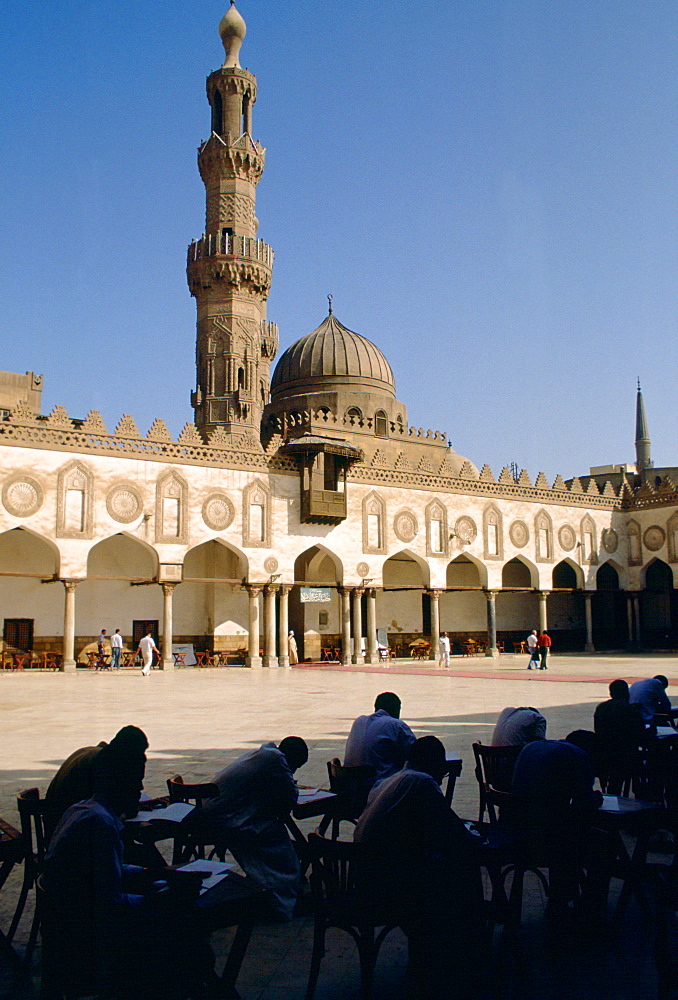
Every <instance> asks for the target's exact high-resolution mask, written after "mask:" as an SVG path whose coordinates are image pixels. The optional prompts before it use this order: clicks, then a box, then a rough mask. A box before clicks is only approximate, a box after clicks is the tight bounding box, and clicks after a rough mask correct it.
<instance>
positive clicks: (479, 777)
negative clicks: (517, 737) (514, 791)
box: [473, 742, 522, 823]
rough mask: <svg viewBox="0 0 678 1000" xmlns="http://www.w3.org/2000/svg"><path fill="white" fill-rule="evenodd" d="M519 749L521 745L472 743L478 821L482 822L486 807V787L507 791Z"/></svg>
mask: <svg viewBox="0 0 678 1000" xmlns="http://www.w3.org/2000/svg"><path fill="white" fill-rule="evenodd" d="M521 750H522V747H491V746H486V745H485V744H484V743H480V742H478V743H474V744H473V756H474V757H475V760H476V770H475V775H476V781H477V782H478V793H479V810H478V822H479V823H482V822H483V819H484V816H485V810H486V808H487V793H486V790H487V787H488V786H490V785H491V786H492V787H493V788H495V789H497V790H499V791H502V790H503V791H509V789H510V788H511V781H512V780H513V769H514V767H515V764H516V760H517V759H518V755H519V753H520V751H521Z"/></svg>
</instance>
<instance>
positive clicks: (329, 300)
mask: <svg viewBox="0 0 678 1000" xmlns="http://www.w3.org/2000/svg"><path fill="white" fill-rule="evenodd" d="M327 301H328V302H329V304H330V311H329V315H330V316H331V315H332V296H331V295H328V296H327Z"/></svg>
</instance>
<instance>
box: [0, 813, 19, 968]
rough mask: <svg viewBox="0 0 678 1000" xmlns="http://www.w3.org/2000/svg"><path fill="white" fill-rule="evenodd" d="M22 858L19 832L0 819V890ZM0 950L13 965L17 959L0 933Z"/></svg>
mask: <svg viewBox="0 0 678 1000" xmlns="http://www.w3.org/2000/svg"><path fill="white" fill-rule="evenodd" d="M23 856H24V839H23V837H22V836H21V833H20V832H19V830H17V829H16V828H15V827H13V826H11V825H10V824H9V823H7V822H6V821H5V820H4V819H0V889H1V888H2V886H3V885H4V884H5V882H6V881H7V879H8V877H9V875H10V873H11V871H12V869H13V868H14V865H18V864H20V862H21V861H22V860H23ZM0 949H1V950H2V951H3V952H5V953H6V955H7V957H8V958H9V959H10V961H12V962H13V963H15V964H17V963H18V958H17V955H16V953H15V951H14V950H13V948H12V946H11V944H10V943H9V941H8V939H7V938H6V937H5V935H4V934H3V933H2V931H0Z"/></svg>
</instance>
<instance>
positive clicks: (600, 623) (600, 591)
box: [591, 562, 629, 649]
mask: <svg viewBox="0 0 678 1000" xmlns="http://www.w3.org/2000/svg"><path fill="white" fill-rule="evenodd" d="M591 615H592V619H593V645H594V646H595V647H596V649H622V648H624V647H625V646H626V645H627V644H628V629H629V627H628V615H627V608H626V595H625V593H624V591H623V590H621V589H620V582H619V572H618V570H617V568H616V567H615V566H613V565H612V563H611V562H604V563H603V564H602V566H600V567H599V569H598V572H597V573H596V589H595V591H594V592H593V594H592V595H591Z"/></svg>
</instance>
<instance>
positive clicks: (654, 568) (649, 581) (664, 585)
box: [640, 556, 675, 592]
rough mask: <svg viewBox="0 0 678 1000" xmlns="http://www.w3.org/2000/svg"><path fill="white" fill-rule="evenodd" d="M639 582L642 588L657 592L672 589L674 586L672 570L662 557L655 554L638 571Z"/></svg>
mask: <svg viewBox="0 0 678 1000" xmlns="http://www.w3.org/2000/svg"><path fill="white" fill-rule="evenodd" d="M640 584H641V586H642V588H643V590H652V591H657V592H663V591H666V590H672V589H673V587H674V586H675V583H674V578H673V570H672V569H671V567H670V566H669V564H668V563H666V562H664V560H663V559H659V558H658V557H657V556H655V557H654V559H650V561H649V562H648V563H647V564H646V565H645V566H643V568H642V570H641V571H640Z"/></svg>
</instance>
